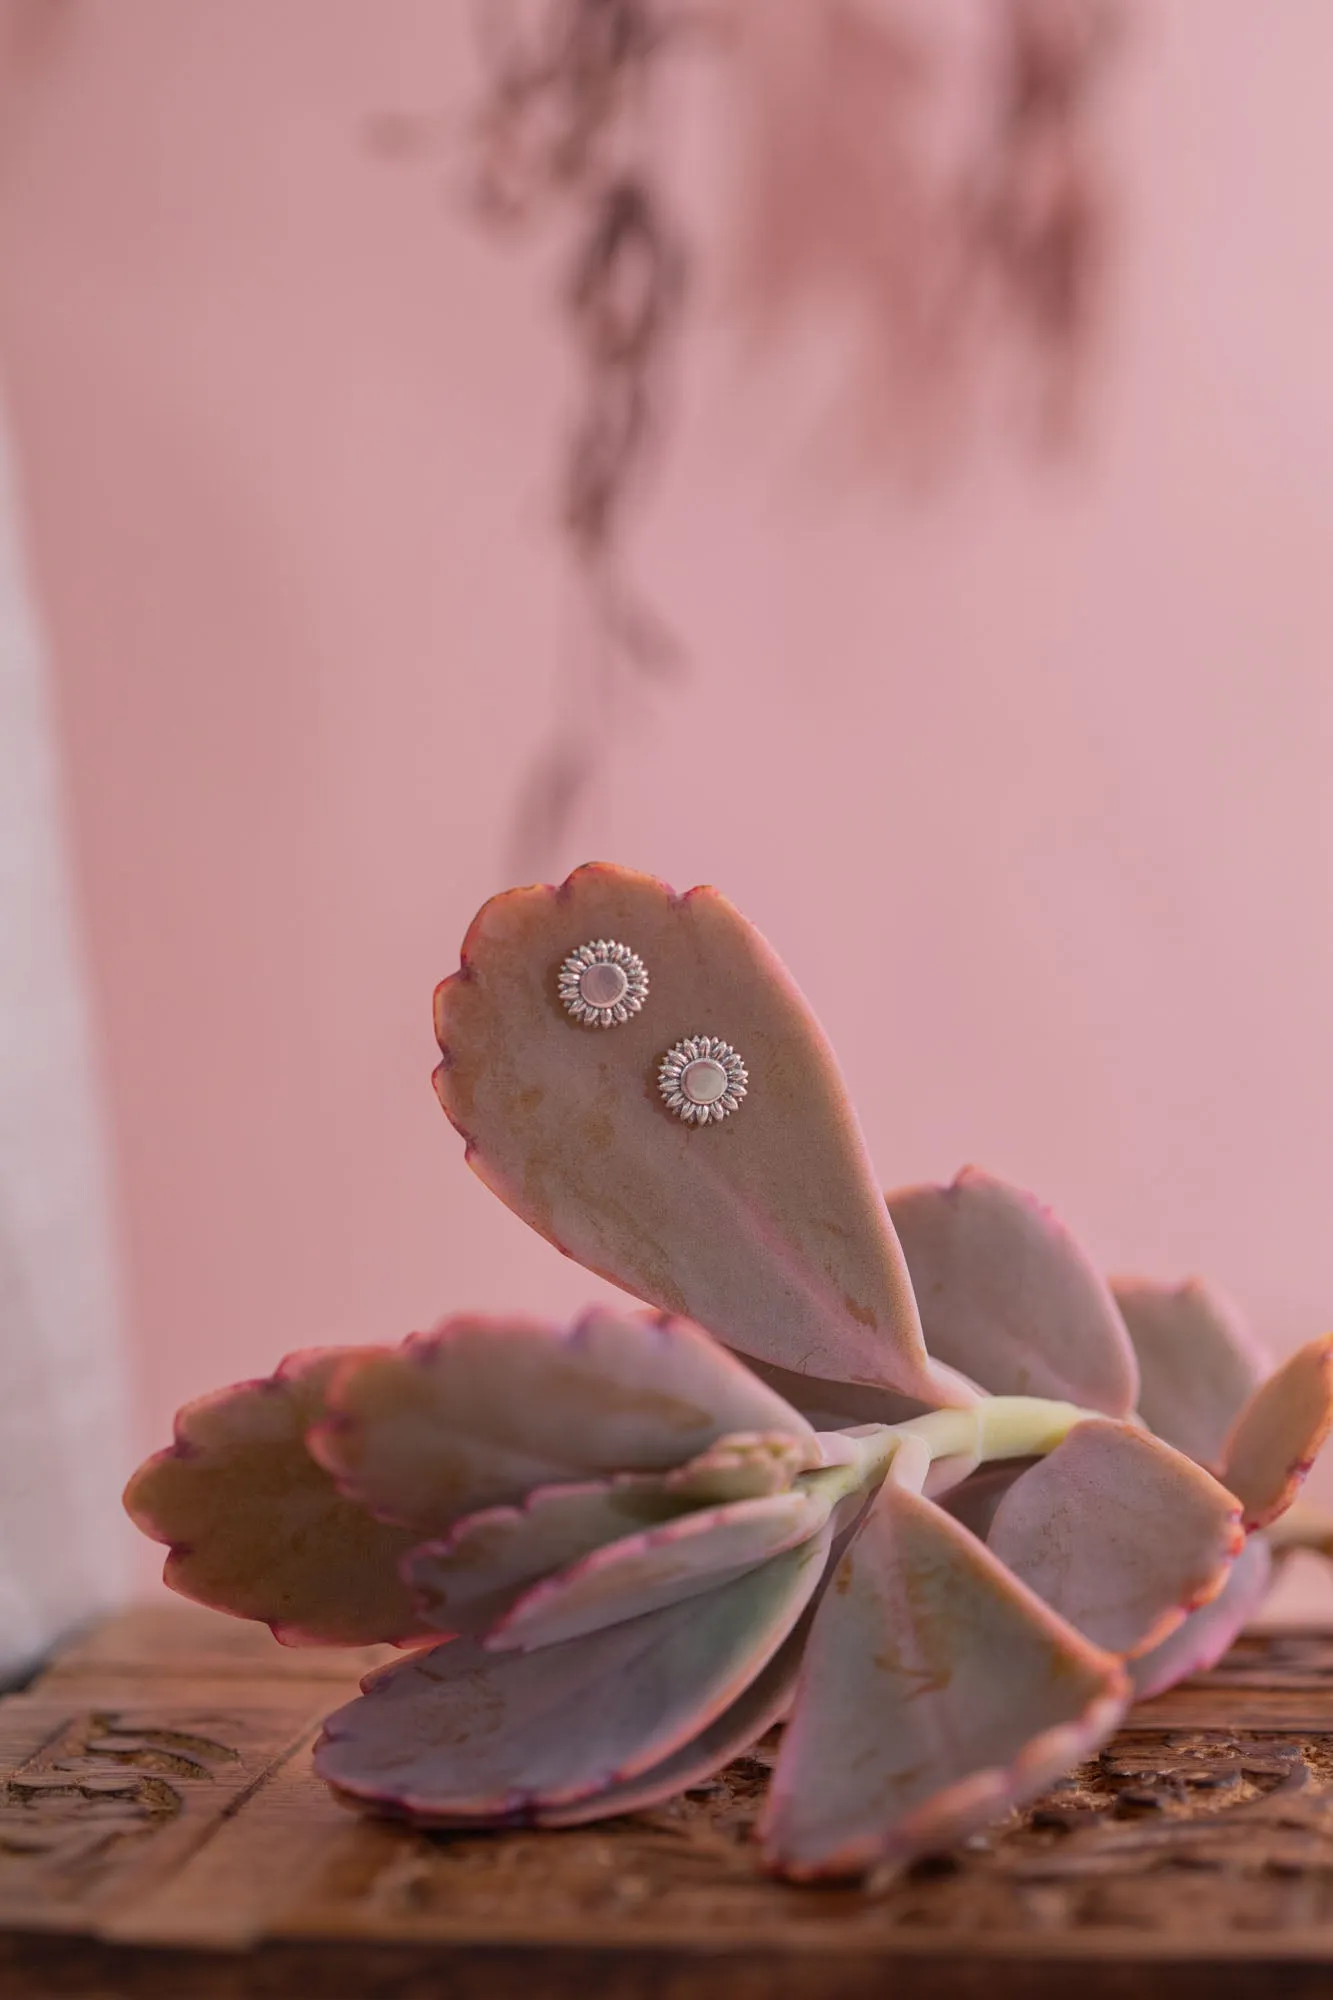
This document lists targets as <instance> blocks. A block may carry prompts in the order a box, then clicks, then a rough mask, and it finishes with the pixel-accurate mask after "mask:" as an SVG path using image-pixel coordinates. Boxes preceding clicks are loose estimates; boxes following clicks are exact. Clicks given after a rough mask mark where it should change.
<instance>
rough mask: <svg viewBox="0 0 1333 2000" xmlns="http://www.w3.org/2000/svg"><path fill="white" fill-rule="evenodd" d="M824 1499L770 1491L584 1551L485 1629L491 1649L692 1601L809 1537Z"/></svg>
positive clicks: (555, 1637)
mask: <svg viewBox="0 0 1333 2000" xmlns="http://www.w3.org/2000/svg"><path fill="white" fill-rule="evenodd" d="M829 1513H830V1502H829V1500H828V1499H826V1498H824V1497H822V1496H821V1495H819V1494H818V1493H814V1492H809V1491H804V1490H800V1489H798V1490H796V1491H794V1492H791V1493H770V1494H768V1495H766V1496H765V1497H764V1498H763V1499H760V1500H734V1501H732V1502H731V1503H730V1505H728V1506H725V1507H707V1508H703V1509H701V1510H699V1511H696V1512H694V1513H689V1514H682V1515H680V1516H679V1517H678V1518H677V1519H676V1520H674V1521H668V1522H666V1523H664V1524H663V1525H662V1526H660V1527H656V1528H645V1529H644V1530H643V1531H642V1532H641V1533H639V1534H637V1535H627V1536H625V1537H624V1539H623V1540H621V1541H618V1542H610V1543H608V1544H606V1545H605V1546H604V1547H602V1548H598V1549H594V1550H593V1551H592V1553H591V1554H589V1555H587V1556H585V1557H583V1558H582V1560H580V1561H578V1562H575V1563H573V1564H571V1565H570V1567H569V1568H567V1569H563V1570H560V1571H559V1572H557V1574H556V1575H554V1576H549V1577H546V1578H544V1579H543V1580H542V1581H540V1582H538V1583H534V1584H533V1585H532V1587H531V1589H530V1590H528V1591H526V1592H525V1593H524V1594H523V1596H521V1597H520V1598H519V1599H518V1600H517V1602H516V1603H515V1604H514V1606H513V1608H512V1609H511V1610H509V1611H507V1612H506V1613H505V1614H504V1616H503V1617H501V1618H500V1619H499V1620H498V1621H497V1623H496V1624H495V1625H494V1626H493V1628H492V1629H491V1631H490V1633H489V1635H488V1637H487V1640H486V1644H487V1646H488V1647H489V1648H492V1649H494V1650H497V1651H506V1652H507V1651H510V1650H512V1649H514V1648H516V1647H521V1648H525V1649H529V1650H530V1649H531V1648H533V1647H536V1646H550V1645H555V1644H558V1643H559V1642H560V1641H562V1640H565V1639H577V1638H579V1637H580V1636H581V1635H582V1634H583V1633H585V1632H596V1631H599V1630H600V1629H601V1627H602V1626H603V1625H610V1624H617V1623H620V1622H622V1621H623V1620H625V1619H627V1618H638V1617H642V1616H643V1615H644V1614H645V1613H646V1612H650V1611H656V1610H658V1609H660V1607H661V1606H662V1605H664V1604H678V1603H680V1602H682V1601H683V1600H684V1599H685V1598H688V1597H699V1596H701V1595H703V1594H704V1593H705V1592H707V1591H710V1590H712V1589H714V1588H715V1587H716V1586H717V1585H719V1584H721V1583H723V1582H726V1581H727V1580H729V1579H730V1578H732V1577H736V1576H740V1575H742V1574H743V1573H744V1572H745V1571H746V1570H751V1569H754V1568H756V1567H757V1566H758V1565H759V1564H760V1563H763V1562H767V1561H768V1560H769V1558H770V1557H772V1556H776V1555H779V1554H780V1553H781V1552H782V1551H783V1550H784V1549H789V1548H792V1547H794V1546H795V1545H796V1544H797V1543H800V1542H806V1541H809V1539H810V1538H811V1536H812V1535H816V1534H818V1533H819V1532H820V1531H821V1530H822V1529H823V1527H824V1526H825V1524H826V1522H827V1521H828V1518H829Z"/></svg>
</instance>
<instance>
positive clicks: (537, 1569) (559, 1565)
mask: <svg viewBox="0 0 1333 2000" xmlns="http://www.w3.org/2000/svg"><path fill="white" fill-rule="evenodd" d="M808 1463H809V1452H808V1449H807V1447H806V1445H805V1444H804V1443H803V1441H802V1440H801V1439H799V1438H792V1437H782V1436H780V1435H773V1434H770V1435H769V1436H767V1437H761V1436H758V1435H756V1434H754V1433H741V1434H739V1435H733V1436H731V1437H724V1438H720V1439H719V1440H718V1442H717V1444H715V1445H712V1446H710V1447H709V1449H708V1450H707V1451H706V1452H704V1453H702V1454H701V1455H700V1456H699V1457H698V1458H696V1459H692V1460H691V1461H690V1463H689V1464H688V1465H683V1466H679V1467H676V1468H674V1469H673V1470H672V1471H670V1472H656V1473H653V1472H640V1473H619V1474H617V1475H616V1476H615V1477H614V1478H610V1479H600V1480H589V1481H585V1482H583V1483H581V1484H571V1485H567V1486H539V1487H538V1488H537V1489H536V1490H535V1491H534V1492H532V1493H530V1494H528V1496H527V1498H526V1499H525V1500H524V1501H523V1502H522V1504H521V1505H520V1506H517V1507H487V1508H484V1509H483V1510H482V1511H481V1512H479V1513H476V1514H467V1515H464V1517H463V1519H462V1520H460V1521H458V1522H456V1523H455V1524H454V1526H453V1527H452V1528H451V1529H450V1531H449V1533H448V1535H447V1536H445V1537H444V1538H443V1539H441V1540H438V1541H432V1542H426V1543H425V1544H424V1545H423V1546H422V1547H421V1548H418V1549H414V1550H413V1551H412V1553H411V1555H410V1556H408V1557H407V1558H406V1560H405V1562H404V1565H403V1572H402V1573H403V1577H404V1579H405V1581H406V1582H407V1583H408V1584H409V1586H410V1587H411V1589H412V1591H413V1594H414V1596H415V1598H416V1601H417V1604H418V1607H419V1609H420V1611H421V1615H422V1617H423V1618H425V1619H426V1620H427V1621H428V1623H429V1624H430V1625H431V1626H432V1627H434V1628H436V1629H437V1630H439V1631H441V1632H466V1633H471V1634H474V1635H476V1634H481V1633H484V1632H487V1631H489V1630H490V1628H491V1627H492V1626H493V1625H494V1624H495V1623H496V1621H497V1619H499V1618H500V1617H501V1616H502V1615H503V1614H504V1613H505V1612H506V1611H508V1610H509V1609H510V1607H511V1606H512V1605H513V1604H514V1603H515V1602H516V1600H517V1599H518V1598H519V1597H521V1596H522V1595H523V1593H524V1592H525V1591H527V1590H528V1589H529V1588H530V1587H531V1586H532V1585H533V1584H534V1583H537V1582H539V1581H540V1580H541V1578H543V1577H546V1576H550V1575H552V1574H553V1573H554V1572H555V1571H556V1570H563V1569H567V1568H568V1567H569V1565H570V1564H571V1563H576V1562H579V1561H581V1560H582V1559H583V1558H584V1557H585V1556H589V1555H591V1554H592V1552H593V1550H594V1549H599V1548H601V1547H603V1546H604V1545H605V1544H607V1543H610V1542H619V1541H622V1540H623V1538H624V1537H625V1536H626V1535H632V1534H635V1533H636V1532H638V1531H639V1530H641V1529H643V1528H646V1527H649V1526H655V1525H660V1524H661V1523H662V1522H664V1521H671V1520H674V1519H675V1518H676V1517H677V1516H678V1515H681V1514H686V1513H689V1512H690V1511H691V1510H692V1509H695V1508H698V1507H707V1506H710V1505H714V1506H716V1505H721V1504H724V1503H726V1502H727V1501H730V1500H742V1499H759V1498H761V1497H763V1496H764V1495H765V1494H770V1493H779V1492H782V1491H784V1490H786V1489H787V1488H789V1487H790V1485H791V1482H792V1480H793V1478H794V1477H795V1476H796V1474H797V1473H799V1472H800V1471H801V1470H802V1468H803V1467H804V1466H805V1465H806V1464H808Z"/></svg>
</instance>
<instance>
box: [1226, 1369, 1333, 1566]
mask: <svg viewBox="0 0 1333 2000" xmlns="http://www.w3.org/2000/svg"><path fill="white" fill-rule="evenodd" d="M1330 1426H1333V1333H1329V1334H1323V1335H1322V1336H1321V1337H1320V1338H1319V1339H1317V1340H1310V1341H1307V1342H1306V1344H1305V1346H1304V1347H1298V1348H1297V1350H1296V1352H1295V1353H1294V1354H1292V1355H1289V1356H1288V1358H1287V1359H1286V1360H1285V1361H1284V1362H1283V1363H1282V1366H1281V1367H1280V1368H1278V1369H1275V1370H1274V1372H1273V1374H1271V1375H1270V1376H1269V1378H1268V1380H1267V1381H1266V1382H1264V1383H1262V1384H1261V1386H1260V1387H1259V1388H1258V1389H1256V1390H1255V1392H1254V1394H1253V1395H1252V1396H1251V1398H1250V1400H1249V1402H1248V1403H1247V1404H1246V1405H1245V1407H1244V1409H1243V1410H1242V1411H1241V1413H1240V1415H1239V1417H1238V1418H1237V1419H1236V1423H1235V1427H1234V1428H1233V1430H1232V1432H1231V1435H1230V1437H1229V1438H1228V1439H1227V1442H1226V1444H1225V1446H1224V1448H1223V1461H1224V1462H1223V1468H1222V1478H1223V1480H1224V1481H1225V1482H1226V1484H1227V1485H1228V1486H1229V1487H1230V1488H1231V1491H1232V1492H1233V1493H1234V1494H1235V1495H1236V1497H1237V1499H1238V1500H1239V1501H1240V1503H1241V1505H1242V1507H1243V1508H1244V1510H1245V1525H1246V1527H1247V1528H1262V1527H1264V1526H1266V1525H1267V1523H1268V1522H1270V1521H1275V1520H1276V1519H1277V1517H1278V1516H1279V1515H1280V1514H1281V1513H1282V1512H1283V1510H1284V1509H1285V1508H1286V1507H1288V1506H1290V1504H1291V1502H1292V1501H1293V1500H1294V1499H1295V1497H1296V1495H1297V1493H1298V1492H1299V1491H1300V1489H1301V1486H1302V1484H1303V1483H1304V1480H1305V1475H1306V1473H1307V1472H1308V1471H1309V1470H1310V1467H1311V1465H1312V1464H1313V1462H1314V1457H1315V1453H1316V1452H1317V1451H1318V1450H1319V1447H1320V1445H1321V1444H1322V1443H1323V1442H1324V1439H1325V1438H1326V1437H1327V1436H1328V1433H1329V1428H1330Z"/></svg>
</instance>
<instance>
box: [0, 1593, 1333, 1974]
mask: <svg viewBox="0 0 1333 2000" xmlns="http://www.w3.org/2000/svg"><path fill="white" fill-rule="evenodd" d="M383 1656H384V1655H383V1652H382V1651H375V1652H367V1653H364V1654H359V1655H352V1654H349V1653H346V1652H337V1653H326V1652H323V1651H317V1650H291V1649H285V1648H282V1647H279V1646H278V1645H276V1644H275V1643H274V1641H273V1640H272V1639H271V1638H270V1637H269V1635H268V1633H267V1632H265V1631H263V1630H261V1629H259V1628H255V1627H249V1626H245V1625H240V1624H237V1623H235V1622H233V1621H231V1620H228V1619H222V1618H218V1617H215V1616H213V1615H212V1614H211V1613H207V1612H202V1611H197V1610H194V1609H192V1608H190V1607H187V1606H174V1605H170V1604H158V1605H153V1606H151V1607H145V1608H144V1609H142V1610H140V1611H137V1612H131V1613H128V1614H126V1615H124V1616H123V1617H120V1618H117V1619H113V1620H111V1621H109V1622H108V1623H106V1624H105V1625H103V1626H101V1627H100V1628H99V1629H98V1630H97V1631H95V1632H94V1633H92V1634H90V1635H89V1636H88V1637H86V1638H85V1639H83V1640H82V1641H80V1642H78V1643H77V1644H76V1645H74V1646H73V1647H71V1648H70V1649H69V1650H68V1651H67V1652H66V1653H65V1654H64V1655H63V1657H62V1658H61V1659H60V1660H59V1661H57V1662H56V1664H55V1665H54V1666H53V1667H52V1668H51V1669H50V1670H49V1671H48V1672H47V1673H46V1674H45V1675H43V1676H42V1677H41V1679H40V1680H38V1681H37V1682H36V1683H35V1684H34V1685H33V1686H32V1687H31V1688H30V1689H29V1690H28V1691H27V1692H26V1693H23V1694H20V1695H16V1696H13V1697H12V1698H10V1699H8V1700H6V1701H4V1702H0V1769H2V1770H3V1771H4V1773H5V1774H6V1778H7V1782H6V1785H5V1790H4V1792H3V1794H0V1993H3V1994H4V1995H5V2000H36V1996H38V1995H41V1996H42V2000H47V1996H52V2000H55V1997H56V1996H65V1995H68V1996H70V2000H75V1996H77V2000H113V1996H116V2000H119V1996H121V1995H125V1996H135V2000H137V1996H140V1995H144V1996H147V1995H153V1996H170V2000H191V1996H196V1995H197V1996H199V2000H215V1996H216V2000H223V1997H224V1996H225V2000H233V1996H240V1995H252V1994H253V1995H262V1996H269V1995H274V1996H276V1995H300V1996H301V2000H427V1996H436V1995H445V1994H447V1995H448V1996H449V2000H473V1996H476V2000H509V1996H511V1995H513V1996H515V2000H517V1996H520V1995H521V1996H522V2000H543V1996H550V2000H566V1996H569V2000H574V1996H576V1995H577V1996H579V2000H595V1997H596V1996H601V1995H607V1996H616V2000H619V1996H639V1995H643V1996H652V2000H677V1996H679V2000H713V1996H719V2000H720V1996H722V1995H723V1994H725V1995H726V1996H727V2000H760V1996H763V2000H789V1997H790V2000H798V1996H799V2000H807V1996H809V2000H860V1996H862V1995H865V1996H870V1995H872V1994H873V1995H881V1994H883V1993H885V1992H886V1991H888V1990H889V1989H890V1986H891V1985H894V1984H902V1985H903V1986H904V1988H905V1990H906V1991H907V1992H908V1993H910V1995H911V1996H912V2000H935V1996H941V2000H942V1996H949V2000H972V1996H974V1995H976V1996H980V1995H982V1994H983V1993H984V1994H985V1995H987V1996H988V2000H999V1997H1000V1996H1006V1995H1018V1994H1022V1995H1034V1996H1037V1995H1042V1996H1044V1995H1046V1994H1051V1995H1054V1994H1056V1993H1057V1992H1058V1993H1060V1994H1061V1995H1062V1996H1064V2000H1070V1996H1071V1995H1077V2000H1121V1996H1124V2000H1130V1996H1133V2000H1151V1996H1154V1995H1157V1994H1163V1995H1165V1994H1170V1996H1171V2000H1205V1996H1206V2000H1241V1996H1246V2000H1248V1996H1258V1995H1265V1996H1267V1995H1270V1994H1271V1995H1277V1994H1279V1993H1280V1994H1281V1995H1282V1996H1283V2000H1305V1996H1307V1995H1314V1994H1319V1995H1325V1994H1328V1995H1333V1634H1329V1633H1323V1632H1309V1631H1306V1632H1301V1631H1283V1632H1277V1633H1265V1634H1253V1635H1250V1636H1247V1637H1246V1638H1244V1639H1242V1640H1241V1641H1240V1643H1239V1644H1238V1645H1237V1647H1236V1648H1235V1649H1234V1650H1233V1652H1232V1653H1231V1654H1230V1655H1229V1656H1228V1658H1227V1660H1225V1661H1224V1662H1223V1663H1222V1665H1221V1666H1219V1667H1218V1668H1216V1669H1215V1670H1214V1672H1213V1673H1211V1674H1209V1675H1207V1676H1205V1677H1203V1678H1201V1679H1199V1680H1197V1681H1194V1682H1190V1683H1186V1684H1184V1685H1183V1686H1181V1687H1180V1688H1177V1689H1173V1690H1172V1692H1171V1693H1170V1694H1168V1695H1165V1696H1162V1697H1161V1698H1159V1699H1158V1700H1157V1701H1154V1702H1151V1703H1147V1704H1144V1705H1143V1706H1142V1707H1140V1708H1139V1709H1137V1710H1135V1711H1134V1713H1133V1714H1132V1715H1131V1717H1130V1718H1129V1722H1128V1725H1127V1727H1126V1728H1125V1730H1123V1731H1122V1732H1121V1734H1120V1736H1119V1737H1118V1738H1117V1739H1116V1741H1115V1742H1114V1743H1113V1744H1112V1745H1111V1746H1110V1747H1109V1748H1108V1749H1107V1750H1106V1751H1105V1752H1104V1753H1103V1754H1102V1755H1101V1756H1100V1757H1099V1758H1096V1759H1095V1760H1093V1761H1092V1762H1091V1763H1089V1764H1087V1765H1084V1766H1082V1767H1081V1768H1080V1769H1079V1771H1078V1772H1077V1773H1076V1774H1074V1775H1073V1776H1072V1777H1071V1778H1070V1779H1068V1780H1066V1781H1065V1782H1064V1783H1063V1784H1062V1785H1060V1786H1059V1787H1057V1788H1056V1789H1054V1790H1053V1791H1052V1792H1050V1793H1049V1794H1047V1796H1046V1797H1045V1798H1044V1799H1042V1800H1041V1801H1039V1802H1038V1804H1037V1805H1036V1806H1035V1807H1033V1808H1032V1809H1031V1810H1029V1811H1028V1812H1026V1813H1024V1814H1016V1815H1014V1816H1013V1818H1012V1819H1011V1821H1009V1822H1008V1823H1006V1824H1005V1825H1004V1826H1003V1827H1000V1828H998V1829H996V1830H995V1831H994V1832H993V1833H991V1834H988V1835H986V1836H983V1837H978V1838H975V1839H973V1840H971V1841H969V1842H967V1843H965V1844H964V1845H963V1846H962V1847H961V1848H959V1849H957V1850H955V1851H954V1852H953V1853H951V1854H949V1855H946V1856H941V1857H940V1858H939V1859H938V1860H935V1861H932V1862H930V1863H928V1864H924V1865H922V1866H920V1867H917V1868H915V1869H913V1870H911V1871H909V1872H908V1873H907V1874H906V1875H904V1876H902V1877H900V1878H899V1879H898V1880H897V1881H896V1882H894V1883H893V1884H892V1885H891V1886H890V1887H889V1888H888V1889H886V1890H885V1891H884V1892H883V1893H881V1894H879V1895H876V1896H874V1897H870V1896H865V1895H863V1894H861V1893H860V1892H859V1891H855V1890H851V1889H809V1888H807V1889H796V1888H788V1887H784V1886H782V1885H780V1884H777V1883H773V1882H770V1881H768V1880H767V1879H766V1878H765V1877H764V1875H763V1874H762V1873H761V1871H760V1869H759V1867H758V1863H757V1859H756V1853H755V1849H754V1846H753V1843H752V1841H751V1840H750V1838H749V1834H750V1828H751V1825H752V1822H753V1818H754V1814H755V1811H756V1809H757V1804H758V1800H759V1797H760V1795H761V1793H762V1791H763V1788H764V1785H765V1782H766V1779H767V1774H768V1768H769V1765H770V1763H771V1759H772V1755H773V1745H772V1743H771V1742H765V1743H764V1744H761V1745H759V1746H757V1747H756V1749H755V1750H754V1751H753V1752H752V1753H751V1754H749V1755H748V1756H745V1757H742V1758H740V1759H738V1760H737V1762H736V1763H735V1764H733V1765H731V1766H730V1767H729V1769H728V1770H727V1771H726V1772H725V1773H724V1774H722V1776H721V1777H720V1778H719V1779H717V1780H716V1781H714V1782H713V1783H712V1784H710V1785H707V1786H700V1787H697V1788H695V1789H694V1790H692V1791H690V1792H689V1793H687V1794H686V1795H684V1796H683V1797H682V1798H680V1799H677V1800H673V1801H672V1802H670V1803H669V1804H668V1805H666V1806H663V1807H659V1808H657V1809H655V1810H653V1811H651V1812H646V1813H640V1814H636V1815H633V1816H630V1817H626V1818H624V1819H622V1820H617V1821H612V1822H608V1823H606V1824H605V1825H602V1826H594V1827H586V1828H579V1829H576V1830H573V1831H570V1832H566V1833H535V1832H533V1833H529V1832H509V1833H504V1834H456V1835H451V1836H443V1835H423V1834H417V1833H413V1832H411V1831H410V1830H407V1829H404V1828H401V1827H396V1826H392V1825H390V1824H388V1823H384V1822H374V1821H368V1820H363V1819H360V1818H358V1817H356V1816H354V1815H352V1814H350V1813H349V1812H347V1811H345V1810H344V1809H343V1808H341V1807H340V1806H339V1805H338V1804H337V1803H336V1802H335V1801H334V1800H333V1799H332V1798H331V1796H330V1795H329V1793H328V1792H327V1791H326V1790H325V1788H324V1787H323V1786H322V1785H321V1784H320V1783H319V1782H318V1781H317V1780H316V1779H315V1778H314V1776H313V1774H312V1772H311V1770H310V1765H309V1746H310V1743H311V1741H312V1739H313V1737H314V1734H315V1732H316V1730H317V1728H318V1724H319V1720H320V1717H321V1716H322V1715H323V1714H325V1713H326V1712H327V1711H328V1710H329V1709H330V1708H332V1707H334V1706H336V1705H337V1704H338V1703H339V1702H340V1701H341V1700H343V1699H344V1698H345V1696H346V1694H347V1692H348V1691H349V1689H350V1687H351V1686H352V1684H353V1683H354V1681H355V1679H356V1677H357V1676H358V1675H359V1674H360V1673H362V1672H364V1671H365V1669H366V1667H367V1665H369V1664H371V1663H372V1662H373V1661H374V1660H376V1659H378V1658H380V1657H383Z"/></svg>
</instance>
